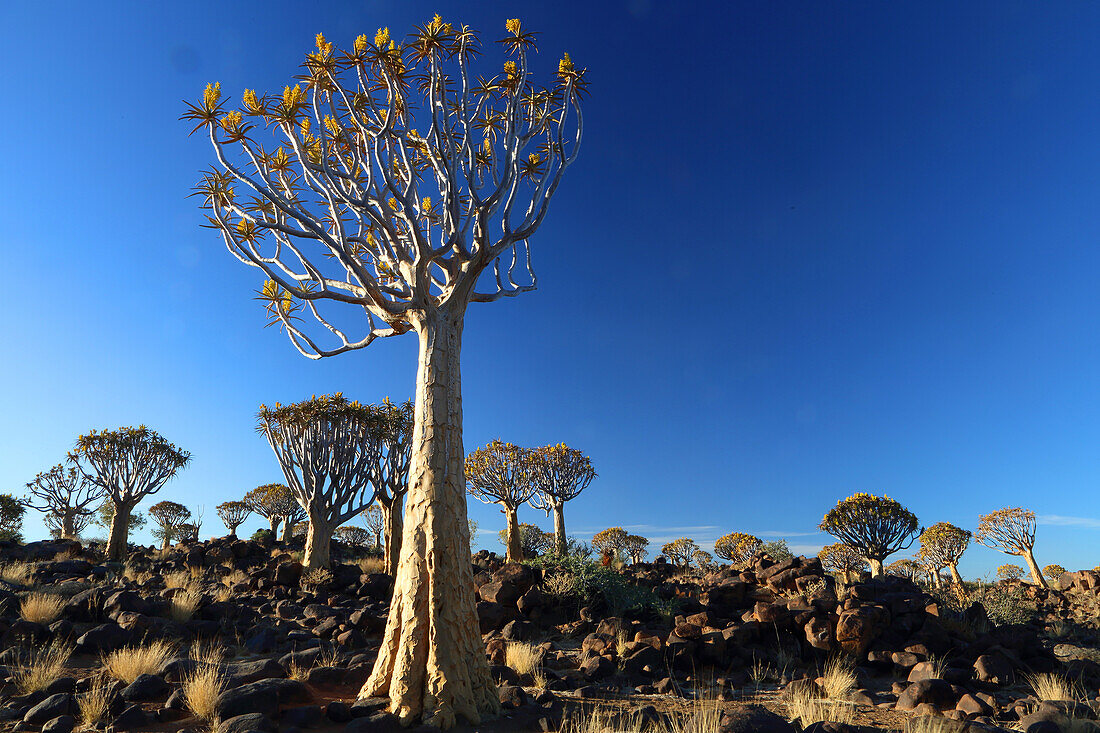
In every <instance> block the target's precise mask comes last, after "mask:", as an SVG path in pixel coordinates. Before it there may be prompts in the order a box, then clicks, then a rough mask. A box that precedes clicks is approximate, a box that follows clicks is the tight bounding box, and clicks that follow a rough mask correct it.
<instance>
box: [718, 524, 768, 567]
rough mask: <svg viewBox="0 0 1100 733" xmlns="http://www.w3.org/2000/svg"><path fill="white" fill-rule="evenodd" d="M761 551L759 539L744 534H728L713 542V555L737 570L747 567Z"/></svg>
mask: <svg viewBox="0 0 1100 733" xmlns="http://www.w3.org/2000/svg"><path fill="white" fill-rule="evenodd" d="M763 549H764V542H763V541H762V540H761V539H760V538H759V537H755V536H753V535H751V534H745V533H744V532H730V533H729V534H727V535H722V536H721V537H719V538H718V539H717V540H715V541H714V554H715V555H717V556H718V557H719V558H721V559H723V560H725V561H726V562H728V563H730V564H731V565H733V566H734V567H735V568H738V569H744V568H745V567H747V566H748V564H749V563H750V562H751V561H752V559H753V558H754V557H756V555H757V553H759V552H761V551H762V550H763Z"/></svg>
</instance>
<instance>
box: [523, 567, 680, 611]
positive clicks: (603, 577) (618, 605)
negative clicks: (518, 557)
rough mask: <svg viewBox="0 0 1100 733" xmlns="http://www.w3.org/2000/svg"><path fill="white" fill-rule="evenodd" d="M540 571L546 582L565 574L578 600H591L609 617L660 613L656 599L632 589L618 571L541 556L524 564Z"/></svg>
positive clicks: (640, 589) (648, 592) (645, 590)
mask: <svg viewBox="0 0 1100 733" xmlns="http://www.w3.org/2000/svg"><path fill="white" fill-rule="evenodd" d="M524 564H525V565H529V566H531V567H534V568H539V569H540V570H542V572H543V574H544V576H546V577H547V578H549V577H553V576H556V575H561V574H567V575H570V576H572V578H573V584H572V587H573V589H574V590H573V594H574V595H575V597H576V598H578V599H585V600H587V599H594V600H595V601H596V602H597V604H601V605H602V606H603V608H604V610H606V611H607V612H608V613H610V614H611V615H612V616H621V615H622V614H623V613H624V612H626V611H656V612H660V608H659V599H658V598H657V596H656V595H655V594H654V593H653V591H652V590H650V589H649V588H645V587H643V586H640V585H635V584H633V583H631V582H629V581H628V580H627V579H626V577H625V576H624V575H623V574H622V573H620V572H619V571H617V570H614V569H612V568H606V567H603V566H602V565H600V564H599V563H594V562H592V561H590V560H582V559H580V557H578V556H565V557H553V556H543V557H537V558H534V559H532V560H527V561H525V562H524Z"/></svg>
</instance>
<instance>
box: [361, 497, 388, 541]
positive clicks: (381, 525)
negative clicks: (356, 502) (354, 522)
mask: <svg viewBox="0 0 1100 733" xmlns="http://www.w3.org/2000/svg"><path fill="white" fill-rule="evenodd" d="M363 523H364V524H366V525H367V530H368V531H369V532H370V534H371V537H373V538H374V546H375V547H377V548H379V549H381V548H382V533H383V532H385V531H386V515H385V514H383V513H382V508H381V507H380V506H378V504H371V505H370V506H369V507H367V508H366V509H364V510H363Z"/></svg>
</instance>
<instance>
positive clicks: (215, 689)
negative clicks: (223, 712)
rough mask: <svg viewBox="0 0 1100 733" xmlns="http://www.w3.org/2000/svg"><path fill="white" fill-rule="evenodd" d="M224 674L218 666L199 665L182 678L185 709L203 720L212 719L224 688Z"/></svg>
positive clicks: (208, 720)
mask: <svg viewBox="0 0 1100 733" xmlns="http://www.w3.org/2000/svg"><path fill="white" fill-rule="evenodd" d="M225 684H226V683H225V676H224V675H223V674H222V673H221V670H220V669H219V668H218V667H215V666H210V665H205V664H204V665H201V666H199V667H198V668H197V669H196V670H195V671H194V672H192V673H191V674H189V675H187V676H186V677H185V678H184V680H183V687H182V689H183V699H184V702H186V703H187V709H188V710H190V711H191V713H192V714H193V715H194V716H195V717H196V718H198V719H199V720H203V721H207V722H210V721H213V720H214V718H215V716H216V713H217V708H218V697H219V696H220V695H221V694H222V691H224V690H225Z"/></svg>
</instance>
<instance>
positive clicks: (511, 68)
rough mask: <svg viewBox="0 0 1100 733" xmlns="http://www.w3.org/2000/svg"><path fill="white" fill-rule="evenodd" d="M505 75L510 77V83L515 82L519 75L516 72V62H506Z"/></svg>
mask: <svg viewBox="0 0 1100 733" xmlns="http://www.w3.org/2000/svg"><path fill="white" fill-rule="evenodd" d="M504 73H505V74H507V75H508V81H513V80H514V79H515V78H516V74H517V73H518V72H517V71H516V62H515V61H505V62H504Z"/></svg>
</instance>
